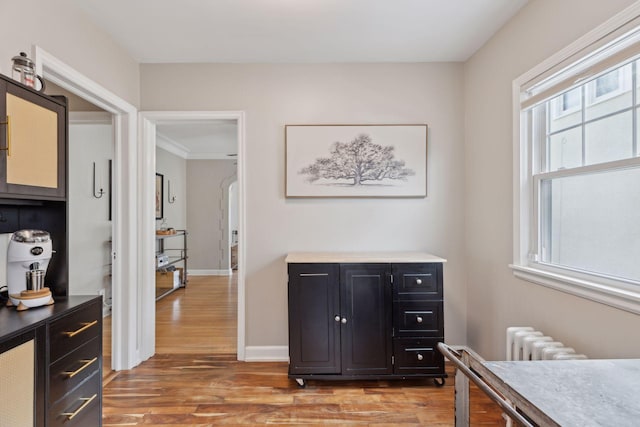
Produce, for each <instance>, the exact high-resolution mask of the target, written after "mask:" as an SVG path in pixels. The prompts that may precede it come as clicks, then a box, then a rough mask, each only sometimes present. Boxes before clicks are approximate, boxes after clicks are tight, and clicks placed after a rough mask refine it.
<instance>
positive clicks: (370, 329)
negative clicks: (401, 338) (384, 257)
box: [340, 264, 393, 375]
mask: <svg viewBox="0 0 640 427" xmlns="http://www.w3.org/2000/svg"><path fill="white" fill-rule="evenodd" d="M390 274H391V269H390V268H389V266H388V265H387V264H345V265H342V266H340V278H341V280H340V281H341V289H342V291H341V307H342V317H343V319H344V320H343V322H344V323H343V324H342V341H341V344H342V346H341V348H342V365H343V366H342V373H343V374H346V375H372V374H376V375H377V374H387V373H391V372H392V370H393V366H392V358H391V356H392V354H391V352H392V346H391V333H392V329H391V328H392V316H391V304H390V302H391V281H390Z"/></svg>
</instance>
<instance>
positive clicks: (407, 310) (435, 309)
mask: <svg viewBox="0 0 640 427" xmlns="http://www.w3.org/2000/svg"><path fill="white" fill-rule="evenodd" d="M393 323H394V325H395V327H396V336H399V337H415V336H421V337H441V336H442V331H443V328H444V319H443V316H442V301H418V302H416V301H411V302H396V303H395V304H394V322H393Z"/></svg>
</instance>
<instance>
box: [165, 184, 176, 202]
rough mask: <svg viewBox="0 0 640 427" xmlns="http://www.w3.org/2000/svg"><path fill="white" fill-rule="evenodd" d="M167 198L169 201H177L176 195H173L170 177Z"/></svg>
mask: <svg viewBox="0 0 640 427" xmlns="http://www.w3.org/2000/svg"><path fill="white" fill-rule="evenodd" d="M167 200H168V202H169V203H175V202H176V196H175V195H174V196H172V195H171V180H170V179H168V180H167Z"/></svg>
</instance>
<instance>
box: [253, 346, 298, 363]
mask: <svg viewBox="0 0 640 427" xmlns="http://www.w3.org/2000/svg"><path fill="white" fill-rule="evenodd" d="M244 360H245V362H288V361H289V347H288V346H286V345H265V346H247V347H245V350H244Z"/></svg>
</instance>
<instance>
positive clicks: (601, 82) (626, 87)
mask: <svg viewBox="0 0 640 427" xmlns="http://www.w3.org/2000/svg"><path fill="white" fill-rule="evenodd" d="M631 66H632V65H631V64H627V65H625V66H624V67H621V68H618V69H615V70H613V71H611V72H610V73H607V74H605V75H602V76H600V77H598V78H597V79H594V80H592V81H590V82H589V83H587V84H586V93H587V107H586V111H585V118H586V120H591V119H595V118H597V117H602V116H606V115H607V114H611V113H614V112H616V111H620V110H622V109H625V108H629V107H631V105H632V103H633V96H632V93H631Z"/></svg>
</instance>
